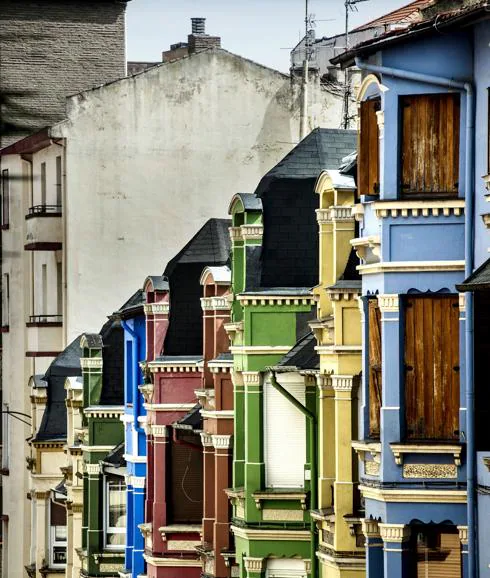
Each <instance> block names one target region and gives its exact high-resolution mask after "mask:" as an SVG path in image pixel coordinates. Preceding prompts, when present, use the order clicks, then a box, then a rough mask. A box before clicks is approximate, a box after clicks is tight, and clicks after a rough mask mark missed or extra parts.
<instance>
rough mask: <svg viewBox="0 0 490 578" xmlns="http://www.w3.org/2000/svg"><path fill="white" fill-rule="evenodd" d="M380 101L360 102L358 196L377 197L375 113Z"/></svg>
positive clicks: (377, 134)
mask: <svg viewBox="0 0 490 578" xmlns="http://www.w3.org/2000/svg"><path fill="white" fill-rule="evenodd" d="M380 103H381V101H380V99H379V98H375V99H372V100H365V101H364V102H361V111H360V115H361V133H360V135H359V162H358V165H357V166H358V169H357V170H358V191H359V194H360V195H379V128H378V119H377V117H376V111H378V110H379V109H380Z"/></svg>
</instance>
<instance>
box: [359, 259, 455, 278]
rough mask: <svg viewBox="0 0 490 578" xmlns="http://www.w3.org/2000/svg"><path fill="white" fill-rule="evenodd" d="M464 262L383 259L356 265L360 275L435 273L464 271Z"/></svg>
mask: <svg viewBox="0 0 490 578" xmlns="http://www.w3.org/2000/svg"><path fill="white" fill-rule="evenodd" d="M464 267H465V262H464V260H461V261H385V262H379V263H368V264H367V265H358V266H357V270H358V271H359V273H360V274H361V275H377V274H379V273H429V272H430V273H435V272H448V271H464Z"/></svg>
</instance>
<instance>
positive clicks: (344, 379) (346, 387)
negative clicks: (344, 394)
mask: <svg viewBox="0 0 490 578" xmlns="http://www.w3.org/2000/svg"><path fill="white" fill-rule="evenodd" d="M331 378H332V389H333V390H334V391H352V387H353V385H354V377H353V376H352V375H332V376H331Z"/></svg>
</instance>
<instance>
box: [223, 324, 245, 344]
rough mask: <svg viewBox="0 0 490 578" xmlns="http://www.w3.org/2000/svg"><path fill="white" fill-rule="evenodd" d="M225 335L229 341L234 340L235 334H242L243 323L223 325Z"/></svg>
mask: <svg viewBox="0 0 490 578" xmlns="http://www.w3.org/2000/svg"><path fill="white" fill-rule="evenodd" d="M223 327H224V328H225V331H226V333H227V334H228V337H229V338H230V340H231V341H233V340H234V339H235V335H236V334H237V333H241V332H243V321H233V322H231V323H225V324H224V325H223Z"/></svg>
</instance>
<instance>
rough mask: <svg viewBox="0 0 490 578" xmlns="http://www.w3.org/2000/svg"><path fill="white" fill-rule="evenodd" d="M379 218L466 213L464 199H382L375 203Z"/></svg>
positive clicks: (445, 215) (375, 210)
mask: <svg viewBox="0 0 490 578" xmlns="http://www.w3.org/2000/svg"><path fill="white" fill-rule="evenodd" d="M373 208H374V212H375V215H376V217H377V218H378V219H384V218H386V217H392V218H397V217H431V216H432V217H438V216H439V215H442V216H444V217H449V216H451V215H455V216H456V217H459V216H461V215H463V214H464V208H465V202H464V200H462V199H461V200H460V199H458V200H453V201H382V202H376V203H373Z"/></svg>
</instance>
